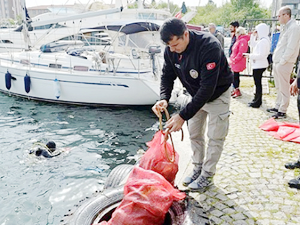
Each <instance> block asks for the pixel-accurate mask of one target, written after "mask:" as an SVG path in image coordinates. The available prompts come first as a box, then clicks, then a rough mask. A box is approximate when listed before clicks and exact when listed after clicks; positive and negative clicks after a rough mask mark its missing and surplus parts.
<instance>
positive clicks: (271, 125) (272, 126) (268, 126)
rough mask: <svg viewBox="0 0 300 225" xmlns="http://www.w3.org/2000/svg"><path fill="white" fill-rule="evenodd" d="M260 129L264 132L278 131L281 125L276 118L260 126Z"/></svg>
mask: <svg viewBox="0 0 300 225" xmlns="http://www.w3.org/2000/svg"><path fill="white" fill-rule="evenodd" d="M259 128H260V129H262V130H264V131H277V130H278V128H279V124H278V123H277V122H276V120H275V119H274V118H271V119H269V120H267V121H266V122H264V123H263V124H262V125H260V126H259Z"/></svg>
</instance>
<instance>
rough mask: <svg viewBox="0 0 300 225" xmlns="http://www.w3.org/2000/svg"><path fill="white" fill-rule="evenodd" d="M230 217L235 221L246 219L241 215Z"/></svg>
mask: <svg viewBox="0 0 300 225" xmlns="http://www.w3.org/2000/svg"><path fill="white" fill-rule="evenodd" d="M230 216H231V217H232V218H233V219H235V220H244V219H246V217H245V215H244V214H243V213H236V214H232V215H230Z"/></svg>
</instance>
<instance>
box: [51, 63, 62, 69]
mask: <svg viewBox="0 0 300 225" xmlns="http://www.w3.org/2000/svg"><path fill="white" fill-rule="evenodd" d="M49 68H58V69H60V68H61V64H55V63H50V64H49Z"/></svg>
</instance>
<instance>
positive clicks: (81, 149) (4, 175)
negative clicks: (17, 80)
mask: <svg viewBox="0 0 300 225" xmlns="http://www.w3.org/2000/svg"><path fill="white" fill-rule="evenodd" d="M157 125H158V124H157V119H156V117H155V115H154V114H153V113H152V112H151V109H150V107H135V108H125V107H124V108H109V107H103V108H101V107H99V108H92V107H76V106H67V105H56V104H49V103H41V102H34V101H28V100H24V99H20V98H14V97H9V96H6V95H3V94H0V136H1V139H0V190H1V192H0V205H1V211H0V224H1V225H16V224H28V225H33V224H59V221H60V220H61V219H62V218H63V215H64V214H67V212H68V209H71V208H74V205H75V204H77V203H78V202H79V200H81V199H83V198H85V197H86V196H91V195H92V193H93V192H95V191H96V190H99V189H101V187H102V185H103V182H104V181H105V179H106V177H107V176H108V174H109V172H110V171H111V169H112V168H114V167H115V166H116V165H118V164H122V163H131V164H134V163H135V161H134V160H132V158H133V156H134V155H135V154H136V152H137V150H138V149H139V148H143V149H146V145H145V143H146V142H147V141H149V140H151V138H152V136H153V134H154V132H155V130H156V129H157ZM49 140H53V141H55V142H56V145H57V147H58V148H61V149H65V150H66V151H64V152H63V153H62V154H61V155H59V156H57V157H55V158H51V159H45V158H37V157H35V156H32V155H29V154H28V152H29V149H30V148H31V147H32V144H33V143H34V142H36V141H40V142H43V143H46V142H47V141H49Z"/></svg>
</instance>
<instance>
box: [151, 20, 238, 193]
mask: <svg viewBox="0 0 300 225" xmlns="http://www.w3.org/2000/svg"><path fill="white" fill-rule="evenodd" d="M160 35H161V39H162V41H163V42H164V43H165V44H166V45H167V47H166V48H165V53H164V61H165V62H164V66H163V73H162V76H161V89H160V99H161V100H160V101H158V102H157V103H156V104H155V105H154V106H153V107H152V110H153V112H154V113H155V114H156V115H157V116H158V117H159V116H160V112H162V111H164V110H165V109H166V108H167V106H168V102H169V99H170V98H171V93H172V89H173V85H174V81H175V79H176V78H179V79H180V81H181V83H182V85H183V86H184V87H185V88H186V90H187V92H188V93H189V95H190V100H189V101H188V103H187V104H186V105H185V106H183V107H182V109H181V111H180V112H179V113H178V114H174V115H173V116H172V117H171V119H169V120H168V121H167V123H166V125H165V127H166V128H167V129H168V130H169V132H173V131H179V130H180V129H181V127H182V125H183V124H184V122H185V121H187V122H188V123H187V124H188V130H189V134H190V140H191V148H192V151H193V156H192V160H193V164H194V168H193V171H192V173H191V174H190V175H189V176H188V177H186V178H185V179H184V181H183V185H185V186H187V187H188V188H189V189H190V190H192V191H193V190H201V189H204V188H207V187H208V186H210V185H211V184H212V179H213V176H214V174H215V172H216V165H217V163H218V161H219V159H220V156H221V154H222V150H223V145H224V141H225V138H226V136H227V133H228V128H229V115H230V111H229V104H230V98H231V97H230V86H231V84H232V81H233V75H232V72H231V70H230V68H229V65H228V62H227V59H226V56H225V54H224V51H223V49H222V46H221V44H220V42H219V41H218V40H217V39H216V38H215V37H213V36H212V35H211V34H209V33H207V32H202V31H199V32H197V31H192V30H188V29H187V27H186V25H185V23H184V22H183V21H182V20H179V19H177V18H171V19H169V20H167V21H166V22H165V23H164V24H163V25H162V26H161V30H160ZM207 118H208V129H207V136H208V139H209V140H208V145H207V148H206V146H205V136H204V134H205V130H206V124H207V123H206V121H207Z"/></svg>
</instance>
